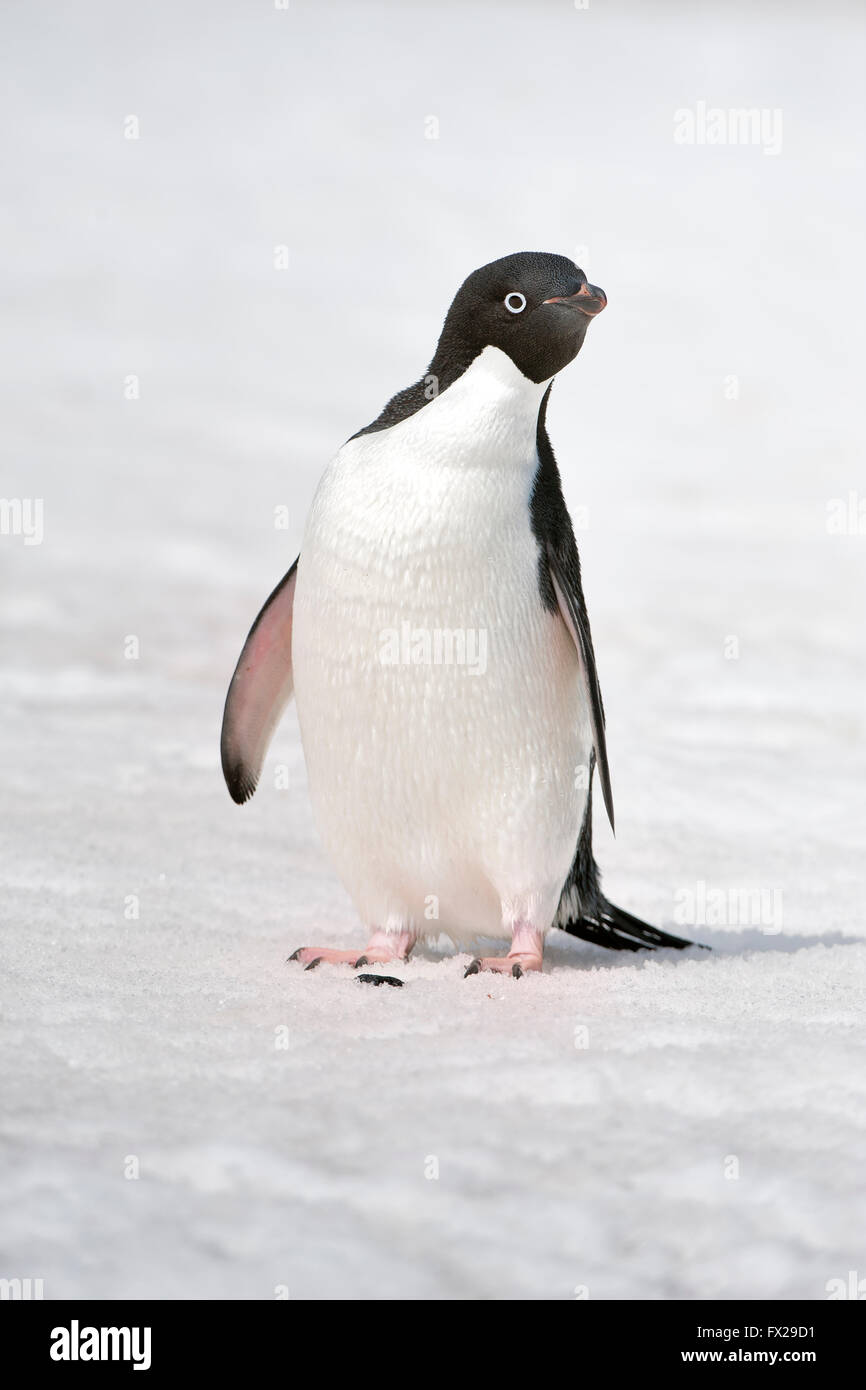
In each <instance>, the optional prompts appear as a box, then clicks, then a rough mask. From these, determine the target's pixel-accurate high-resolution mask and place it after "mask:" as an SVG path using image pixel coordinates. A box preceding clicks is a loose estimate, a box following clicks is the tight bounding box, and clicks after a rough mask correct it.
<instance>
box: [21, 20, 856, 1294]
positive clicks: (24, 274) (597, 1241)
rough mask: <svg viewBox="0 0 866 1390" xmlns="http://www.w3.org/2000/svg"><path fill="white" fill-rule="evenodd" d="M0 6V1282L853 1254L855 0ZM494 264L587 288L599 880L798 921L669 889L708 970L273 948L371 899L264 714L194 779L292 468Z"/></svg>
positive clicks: (756, 1271) (357, 1288) (835, 1269)
mask: <svg viewBox="0 0 866 1390" xmlns="http://www.w3.org/2000/svg"><path fill="white" fill-rule="evenodd" d="M4 28H5V30H6V34H7V41H6V52H7V67H8V69H9V72H10V81H9V82H8V84H7V87H6V91H5V93H4V96H3V103H4V113H3V116H4V119H3V123H2V125H3V129H4V132H5V138H6V140H7V142H8V144H9V147H10V148H9V155H8V158H7V160H6V173H5V192H6V194H7V196H6V198H5V200H4V212H3V222H4V226H3V232H4V238H3V240H4V248H5V249H4V255H3V260H2V264H0V275H2V277H3V282H4V283H3V288H4V291H5V294H4V299H5V303H6V307H5V309H4V326H5V328H6V330H7V331H6V333H5V334H4V342H3V346H2V349H0V351H2V363H0V365H2V371H0V390H2V398H3V399H2V414H3V420H4V427H5V435H6V450H5V461H4V466H3V475H2V493H3V496H4V497H6V498H37V497H41V498H43V499H44V518H45V521H44V524H45V536H44V541H43V543H42V544H41V545H32V546H25V545H24V543H23V540H24V538H23V537H22V536H20V535H19V536H16V535H3V536H0V578H2V584H0V632H2V642H3V661H2V669H0V693H2V699H3V711H4V714H3V720H2V725H0V739H2V751H0V756H2V765H3V791H2V796H3V803H2V818H0V835H2V865H3V874H2V876H3V889H4V893H3V897H4V913H3V927H2V960H3V970H2V981H0V1004H2V1052H0V1059H2V1060H0V1075H2V1098H3V1104H2V1120H0V1132H2V1163H3V1182H2V1184H0V1276H2V1277H7V1278H11V1277H33V1278H43V1279H44V1281H45V1293H46V1297H49V1298H58V1297H69V1296H77V1295H81V1296H86V1297H119V1298H128V1297H133V1296H155V1297H170V1298H192V1297H208V1298H218V1297H219V1298H272V1297H274V1296H275V1290H277V1289H280V1290H282V1291H285V1290H288V1293H289V1296H290V1297H292V1298H302V1297H315V1298H362V1297H369V1298H382V1299H391V1298H398V1297H408V1298H431V1299H433V1298H435V1299H451V1298H473V1299H474V1298H512V1297H531V1298H554V1299H569V1298H574V1297H575V1296H576V1291H579V1292H588V1296H589V1297H590V1298H591V1299H598V1298H631V1299H657V1298H687V1299H711V1298H729V1297H745V1298H761V1297H769V1298H775V1297H780V1298H807V1299H820V1298H824V1297H826V1285H827V1281H828V1280H830V1279H833V1278H843V1279H845V1278H847V1274H848V1271H849V1270H851V1269H855V1270H859V1271H860V1274H861V1277H862V1275H863V1273H864V1272H866V1271H864V1258H866V1257H864V1251H863V1245H862V1230H863V1217H864V1214H866V1213H864V1206H866V1202H864V1193H863V1183H862V1172H863V1164H864V1158H866V1144H864V1108H863V1099H864V1095H863V1093H864V1089H866V1068H864V1065H863V1061H864V1020H863V1007H862V998H863V981H864V961H866V944H864V928H863V916H862V901H863V893H862V886H863V885H862V863H863V846H864V842H866V837H864V824H863V821H864V815H863V792H862V788H863V783H864V773H866V766H864V763H866V757H864V740H863V699H862V690H863V679H864V674H866V672H864V666H866V658H864V647H863V640H862V634H863V631H864V618H866V613H864V596H866V585H864V558H866V536H864V535H862V534H856V533H852V528H850V527H849V532H848V534H834V533H832V532H830V531H828V529H827V520H828V515H829V513H828V504H829V503H831V502H832V500H833V499H847V498H848V495H849V493H850V492H851V491H852V490H853V491H854V492H855V493H857V489H858V488H861V489H862V487H863V484H862V438H861V437H860V435H859V434H858V423H857V416H856V415H855V402H857V401H858V400H859V397H860V395H861V394H862V392H861V380H860V372H859V370H858V363H859V362H860V361H862V350H863V322H864V315H863V305H862V246H861V243H860V238H859V226H860V225H862V213H863V191H862V187H863V185H862V177H858V175H860V176H861V175H862V144H861V143H860V142H859V137H858V130H859V129H860V128H861V123H862V96H861V83H860V74H861V72H862V63H863V16H862V14H860V15H858V14H857V12H856V11H855V9H854V8H853V7H852V8H847V7H845V6H843V5H841V4H840V5H838V6H834V7H831V9H830V10H828V9H827V8H826V7H825V8H823V9H820V10H819V9H816V8H815V7H812V6H807V5H805V4H803V5H800V6H798V7H787V8H786V10H785V11H784V14H783V13H782V11H781V10H780V11H779V12H778V13H776V11H775V10H773V9H772V8H771V7H767V8H764V9H763V10H762V11H761V12H760V13H756V12H755V10H754V8H749V7H746V6H742V7H740V6H737V5H731V6H724V7H721V8H718V7H717V9H716V11H715V13H714V14H713V15H712V16H710V15H708V14H706V13H704V12H703V11H702V9H701V8H698V7H692V8H689V7H686V6H685V5H683V6H682V7H679V6H677V7H673V6H670V7H666V6H663V5H662V6H652V7H651V8H650V9H647V8H646V7H643V8H634V9H631V10H630V9H629V8H628V7H624V6H607V5H603V4H601V3H598V4H596V3H595V2H594V0H593V3H592V4H591V5H590V7H589V8H588V9H587V10H577V9H576V8H574V7H573V6H571V5H569V4H567V3H564V0H563V3H547V4H540V5H528V4H527V5H516V4H515V5H511V4H505V3H502V4H497V5H496V6H489V5H488V6H484V5H481V4H461V5H459V6H458V5H456V4H455V5H447V4H445V5H440V6H438V7H436V8H435V10H431V9H430V7H429V6H426V5H421V4H417V5H404V6H399V7H398V6H396V5H383V4H380V5H372V4H364V5H357V4H356V5H351V6H350V5H348V4H346V5H337V4H329V5H328V6H315V5H312V4H310V3H303V0H292V3H291V5H290V7H289V9H288V11H286V12H284V11H281V10H276V8H269V7H268V6H267V5H262V6H258V7H250V6H249V5H246V4H243V3H241V0H238V2H237V3H234V4H229V3H212V2H211V3H204V0H194V3H187V4H185V5H183V6H174V5H172V4H170V3H168V0H160V3H156V4H151V5H148V6H133V5H131V4H129V3H125V4H113V3H112V4H109V3H108V0H106V3H104V4H103V3H89V4H87V5H84V6H77V7H75V8H74V10H70V11H66V10H63V9H59V10H58V9H55V10H52V11H51V14H50V17H49V18H48V19H46V16H45V14H44V13H43V11H42V10H41V9H39V8H36V9H34V8H33V7H32V6H26V5H24V4H23V3H21V4H18V5H17V6H13V5H9V6H7V7H6V10H5V13H4ZM816 54H819V55H820V62H819V64H818V65H817V66H816V63H815V55H816ZM699 101H705V102H707V103H708V104H710V105H717V106H720V107H722V108H725V109H729V108H738V107H743V106H747V107H748V106H758V107H765V108H768V109H773V110H774V109H776V108H779V109H781V111H782V113H783V122H784V124H783V144H782V150H781V153H779V154H778V155H765V154H764V153H763V150H762V149H761V148H760V147H755V146H727V147H709V146H702V147H699V146H694V147H685V146H681V145H677V144H676V143H675V142H674V139H673V134H672V132H673V127H674V115H673V113H674V111H675V110H677V109H679V108H695V107H696V104H697V103H698V102H699ZM431 114H435V115H436V116H437V118H438V120H439V139H438V140H429V139H426V138H425V121H426V119H427V118H428V117H429V116H430V115H431ZM130 115H137V116H138V119H139V122H140V138H139V139H138V140H137V141H135V140H127V139H125V138H124V121H125V120H126V118H127V117H128V116H130ZM428 128H429V127H428ZM283 245H285V246H287V247H288V269H286V270H278V269H275V267H274V248H275V247H278V246H283ZM578 247H585V248H587V249H586V250H581V251H580V252H578V251H577V248H578ZM519 249H544V250H554V251H562V252H565V253H570V254H576V255H579V259H580V261H581V263H582V264H583V265H584V268H585V269H586V270H587V271H588V273H589V275H590V278H591V279H592V280H593V281H594V282H596V283H598V284H600V285H602V286H603V287H604V289H605V290H606V291H607V293H608V296H609V300H610V307H609V309H608V310H607V311H606V313H605V314H604V315H603V316H602V317H601V318H600V319H599V321H598V322H596V323H594V324H593V326H592V328H591V330H590V332H589V335H588V340H587V343H586V347H585V349H584V352H583V353H582V355H581V357H580V359H579V360H578V362H577V363H576V364H575V365H574V366H573V367H572V368H571V369H570V370H569V371H568V372H567V373H566V374H565V375H564V376H563V378H562V379H561V381H560V382H559V383H558V385H557V387H556V389H555V391H554V396H553V400H552V405H551V410H550V415H549V423H550V429H551V435H552V438H553V441H554V445H555V447H556V449H557V453H558V456H559V459H560V461H561V466H562V469H563V474H564V479H565V485H566V491H567V495H568V498H569V501H570V503H571V505H572V508H573V509H574V510H575V512H577V510H578V509H579V508H586V517H585V520H586V525H585V527H584V529H582V530H581V532H580V535H579V542H580V546H581V553H582V558H583V565H584V574H585V587H586V591H587V599H588V603H589V608H590V613H591V617H592V623H593V633H594V638H595V645H596V650H597V655H598V661H599V669H600V675H601V680H602V686H603V690H604V695H605V703H606V708H607V716H608V743H609V750H610V756H611V765H612V775H613V785H614V796H615V802H616V810H617V839H616V841H615V842H614V841H613V839H612V838H611V836H610V834H609V832H608V830H607V829H606V826H605V823H604V820H603V817H602V816H601V815H599V814H597V819H596V838H597V853H598V857H599V859H600V861H601V864H602V867H603V868H604V870H605V884H606V887H607V889H608V891H609V894H610V896H611V897H613V898H614V900H615V901H618V902H621V903H622V904H623V905H624V906H626V907H629V908H631V909H632V910H635V911H638V912H639V913H640V914H641V915H643V916H646V917H648V918H649V919H651V920H655V921H657V922H659V924H660V925H662V926H667V927H669V928H672V929H674V930H678V929H679V926H680V925H681V924H680V922H679V920H678V917H677V915H676V914H677V905H678V904H681V903H682V902H683V901H684V900H687V899H688V897H689V895H691V896H692V898H694V899H696V900H697V899H698V898H699V897H700V895H701V893H704V894H705V895H706V894H713V893H716V892H718V891H721V892H723V893H724V894H727V893H728V892H729V890H733V892H734V893H735V894H739V893H743V892H746V891H748V890H763V891H764V893H765V894H770V895H772V893H773V892H774V891H778V893H779V894H780V895H781V898H780V901H781V904H782V920H781V922H779V921H774V922H773V923H772V924H771V930H769V931H767V930H765V929H763V927H762V925H761V922H760V920H754V921H753V920H749V921H747V922H746V923H745V924H743V923H742V922H740V921H739V920H727V921H725V920H722V921H718V920H709V921H707V922H706V923H704V924H699V925H698V926H697V927H696V929H695V934H696V936H697V937H698V938H699V939H701V940H703V941H705V942H708V943H709V944H711V945H712V946H713V948H714V949H713V952H712V954H709V953H703V952H699V951H690V952H688V953H686V954H684V955H682V956H681V955H677V954H669V953H662V954H659V955H657V956H654V957H653V956H642V957H632V956H627V957H625V958H622V957H620V956H618V955H612V954H606V953H604V952H602V951H600V950H596V949H594V948H591V947H589V946H585V945H583V944H581V943H579V942H575V941H571V940H568V939H566V938H565V937H562V936H561V935H558V936H557V938H556V941H555V944H552V946H551V949H550V950H549V963H548V968H547V970H546V973H545V974H544V975H543V976H541V977H537V978H526V979H524V980H521V981H511V980H508V979H498V978H493V977H484V976H480V977H473V978H471V979H468V980H465V981H464V979H463V968H464V967H465V963H466V959H467V958H466V957H462V958H456V957H454V956H453V955H451V954H449V953H448V952H447V950H445V949H444V947H443V950H442V951H441V952H435V951H428V952H422V953H419V955H418V956H417V958H413V960H412V961H411V962H410V963H409V964H407V965H406V966H399V967H394V968H393V970H392V971H391V973H393V974H394V975H399V976H400V978H401V979H403V981H404V987H403V988H402V989H390V988H388V987H382V988H380V989H373V988H370V987H365V986H363V985H361V984H358V983H356V982H355V980H354V972H353V971H351V970H350V969H348V968H343V967H341V968H337V969H331V970H329V969H326V968H324V967H322V968H320V969H319V970H318V971H316V972H313V973H304V972H303V971H300V970H298V969H297V967H292V966H288V965H286V964H285V957H286V956H287V955H288V954H289V952H290V950H292V949H293V948H294V947H295V946H298V945H301V944H304V943H306V942H316V943H319V942H322V943H324V942H333V943H334V944H341V943H346V944H350V943H352V942H357V943H358V946H359V948H360V947H361V945H362V944H363V939H362V934H361V932H360V929H359V927H358V926H357V924H356V923H355V922H354V920H353V915H352V911H351V908H350V905H349V903H348V901H347V899H346V897H345V895H344V893H343V891H342V890H341V888H340V886H339V885H338V883H337V882H336V881H335V879H334V877H333V875H332V873H331V871H330V869H329V866H328V864H327V863H326V862H325V860H324V857H323V855H322V852H321V850H320V848H319V846H318V843H317V840H316V835H315V832H314V829H313V827H312V825H311V823H310V813H309V802H308V797H307V791H306V785H305V779H304V772H303V761H302V757H301V752H300V745H299V741H298V732H297V723H296V720H295V717H294V713H293V712H292V713H290V714H289V715H288V717H287V718H286V720H285V721H284V724H283V726H282V727H281V729H280V731H279V734H278V737H277V740H276V742H275V744H274V747H273V749H272V752H271V755H270V757H269V760H268V765H267V768H266V773H265V776H264V778H263V784H262V786H261V787H260V790H259V792H258V793H257V795H256V797H255V799H254V800H253V802H252V803H251V804H250V805H249V806H245V807H243V808H240V809H239V808H237V807H235V806H234V805H233V804H232V803H231V802H230V800H229V798H228V795H227V793H226V791H225V788H224V787H223V785H222V781H221V775H220V771H219V765H218V749H217V744H218V730H219V721H220V716H221V711H222V702H223V699H224V695H225V689H226V685H227V682H228V678H229V676H230V674H231V670H232V667H233V664H234V661H235V659H236V656H237V653H238V651H239V648H240V645H241V642H242V640H243V637H244V636H245V634H246V630H247V627H248V625H249V622H250V621H251V619H252V617H253V616H254V614H255V613H256V611H257V610H258V607H259V605H260V603H261V601H262V600H263V599H264V597H265V596H266V594H267V593H268V592H269V591H270V589H271V588H272V587H273V585H274V583H275V582H276V581H277V580H278V579H279V577H280V576H281V575H282V574H283V573H284V571H285V570H286V569H287V568H288V565H289V564H290V562H291V560H292V559H293V558H294V555H295V551H296V547H297V544H298V540H299V536H300V533H301V528H302V525H303V521H304V517H305V513H306V509H307V507H308V505H309V501H310V498H311V495H312V490H313V488H314V486H315V482H316V480H317V477H318V475H319V473H320V471H321V469H322V467H323V465H324V462H325V460H326V459H327V457H328V456H329V454H330V452H332V451H333V450H334V449H335V448H336V447H337V446H338V445H339V443H340V442H342V440H343V439H345V438H346V437H347V436H348V435H349V434H350V433H352V432H353V431H354V430H355V429H357V428H358V427H359V426H360V425H362V424H364V423H366V422H367V421H368V420H369V419H371V418H372V417H373V416H374V415H375V414H376V413H377V412H378V410H379V409H380V407H381V405H382V403H383V402H384V400H385V399H386V398H387V397H388V396H389V395H390V394H391V393H392V392H393V391H394V390H395V389H397V388H398V387H400V386H402V385H405V384H407V383H408V382H409V381H410V380H411V379H413V377H414V376H415V375H417V373H418V371H419V369H420V368H421V367H422V366H423V365H424V364H425V362H426V360H427V357H428V356H429V354H430V352H431V351H432V347H433V343H434V339H435V336H436V332H437V329H438V326H439V323H440V322H441V318H442V315H443V313H444V311H445V308H446V307H447V304H448V302H449V300H450V297H451V295H452V294H453V291H454V289H455V288H456V286H457V284H458V283H459V282H460V280H461V279H462V277H463V276H464V275H465V274H466V273H468V271H469V270H471V269H473V268H474V267H475V266H477V265H480V264H482V263H483V262H484V261H487V260H490V259H492V258H493V257H495V256H498V255H501V254H505V253H507V252H510V251H514V250H519ZM855 296H856V297H855ZM131 375H133V376H137V377H138V379H139V388H140V394H139V398H138V399H125V395H124V387H125V383H126V380H127V378H128V377H129V376H131ZM731 377H735V378H736V379H737V381H736V384H735V386H734V387H732V385H731V382H730V378H731ZM737 387H738V393H737V390H736V388H737ZM732 391H733V392H734V398H729V397H730V396H731V394H732ZM858 497H860V498H862V494H858ZM856 503H857V498H855V506H856ZM280 506H285V507H286V508H287V511H286V513H285V515H286V517H287V527H286V529H281V530H280V529H276V528H275V526H274V516H275V508H277V507H280ZM130 636H134V637H137V638H138V639H139V643H140V655H139V657H138V659H137V660H130V659H127V658H126V657H125V656H124V649H125V642H126V639H127V638H129V637H130ZM731 639H736V640H735V641H734V642H733V643H732V642H731ZM726 653H727V655H726ZM334 717H335V718H338V717H339V712H338V711H335V715H334ZM281 768H282V769H284V771H283V773H282V774H281V775H280V774H279V770H280V769H281ZM278 781H282V782H286V783H287V784H288V785H287V786H285V787H281V786H279V787H278V785H277V782H278ZM715 900H716V899H714V898H708V901H715ZM726 901H727V899H726ZM136 911H137V912H138V915H137V917H136V916H135V915H134V914H135V912H136ZM728 916H729V917H730V914H728ZM284 1030H287V1031H284ZM284 1042H285V1043H287V1045H286V1046H283V1043H284ZM136 1163H137V1165H138V1171H139V1176H138V1177H137V1178H134V1177H127V1176H125V1173H130V1172H134V1171H135V1169H136ZM437 1165H438V1177H436V1176H431V1174H432V1173H433V1172H434V1171H435V1170H436V1167H437ZM737 1174H738V1175H737Z"/></svg>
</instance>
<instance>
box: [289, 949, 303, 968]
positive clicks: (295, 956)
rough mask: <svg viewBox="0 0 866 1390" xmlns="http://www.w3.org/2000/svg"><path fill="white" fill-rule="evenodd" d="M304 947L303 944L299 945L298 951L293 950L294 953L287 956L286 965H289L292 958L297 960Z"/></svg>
mask: <svg viewBox="0 0 866 1390" xmlns="http://www.w3.org/2000/svg"><path fill="white" fill-rule="evenodd" d="M303 949H304V948H303V946H299V947H298V949H297V951H292V954H291V955H290V956H286V965H288V963H289V961H290V960H297V959H298V956H299V955H300V954H301V952H302V951H303Z"/></svg>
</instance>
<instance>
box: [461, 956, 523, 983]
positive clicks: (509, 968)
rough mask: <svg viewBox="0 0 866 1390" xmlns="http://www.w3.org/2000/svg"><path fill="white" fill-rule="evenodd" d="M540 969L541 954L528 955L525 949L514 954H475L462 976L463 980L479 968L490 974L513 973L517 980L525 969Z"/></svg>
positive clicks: (475, 973)
mask: <svg viewBox="0 0 866 1390" xmlns="http://www.w3.org/2000/svg"><path fill="white" fill-rule="evenodd" d="M540 969H541V956H536V955H530V954H528V953H527V952H526V951H522V952H520V954H519V955H514V956H476V958H475V960H473V961H470V962H469V965H468V966H467V967H466V971H465V973H464V976H463V978H464V980H465V979H467V978H468V976H470V975H477V974H478V973H479V971H481V970H489V971H491V973H492V974H495V975H513V977H514V979H515V980H519V979H520V977H521V976H522V975H525V974H526V973H527V971H530V970H540Z"/></svg>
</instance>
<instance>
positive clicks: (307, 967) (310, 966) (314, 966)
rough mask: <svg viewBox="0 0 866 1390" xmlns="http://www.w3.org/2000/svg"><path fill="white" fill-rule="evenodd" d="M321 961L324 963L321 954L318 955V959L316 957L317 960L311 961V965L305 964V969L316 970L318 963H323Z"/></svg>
mask: <svg viewBox="0 0 866 1390" xmlns="http://www.w3.org/2000/svg"><path fill="white" fill-rule="evenodd" d="M321 963H322V957H321V956H316V959H315V960H311V961H310V963H309V965H305V966H304V970H315V968H316V966H317V965H321Z"/></svg>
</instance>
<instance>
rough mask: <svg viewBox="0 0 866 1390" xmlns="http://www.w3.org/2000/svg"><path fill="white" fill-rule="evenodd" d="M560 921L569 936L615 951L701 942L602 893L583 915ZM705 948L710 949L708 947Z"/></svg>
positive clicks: (678, 948) (680, 948)
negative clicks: (655, 924) (644, 918)
mask: <svg viewBox="0 0 866 1390" xmlns="http://www.w3.org/2000/svg"><path fill="white" fill-rule="evenodd" d="M560 915H561V914H560ZM556 925H557V926H558V927H561V929H562V930H563V931H564V932H568V934H569V936H579V937H580V938H581V939H582V940H583V941H591V942H592V943H593V945H595V946H606V947H607V948H608V950H611V951H657V950H662V949H667V950H671V949H673V950H675V951H683V950H685V948H686V947H687V946H695V945H697V944H698V943H697V942H694V941H688V940H687V939H686V938H685V937H684V936H674V935H673V933H672V932H666V931H662V930H661V929H660V928H659V927H651V926H650V925H649V923H648V922H642V921H641V919H640V918H639V917H633V916H632V914H631V913H630V912H626V911H625V909H624V908H622V907H616V906H615V905H614V904H613V903H611V902H608V900H607V898H605V897H603V896H602V895H601V894H599V895H598V897H597V898H596V901H595V902H594V903H593V907H592V910H591V911H589V912H581V913H580V915H579V916H577V917H574V918H572V919H571V920H567V921H564V922H563V921H560V920H557V922H556ZM701 949H702V950H707V949H708V947H702V948H701Z"/></svg>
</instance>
